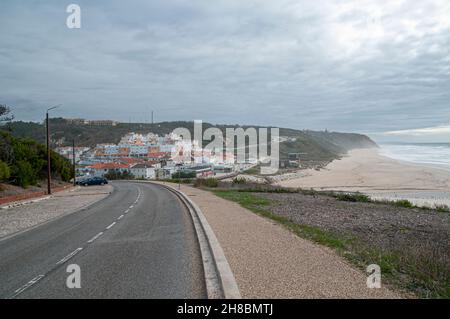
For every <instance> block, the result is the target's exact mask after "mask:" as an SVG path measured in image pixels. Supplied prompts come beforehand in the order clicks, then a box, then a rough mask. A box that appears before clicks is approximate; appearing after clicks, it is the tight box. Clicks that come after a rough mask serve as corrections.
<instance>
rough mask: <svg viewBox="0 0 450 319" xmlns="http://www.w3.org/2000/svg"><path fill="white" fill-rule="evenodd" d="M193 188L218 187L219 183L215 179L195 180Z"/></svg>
mask: <svg viewBox="0 0 450 319" xmlns="http://www.w3.org/2000/svg"><path fill="white" fill-rule="evenodd" d="M194 186H195V187H200V186H206V187H217V186H219V182H218V181H217V179H215V178H197V179H196V180H195V182H194Z"/></svg>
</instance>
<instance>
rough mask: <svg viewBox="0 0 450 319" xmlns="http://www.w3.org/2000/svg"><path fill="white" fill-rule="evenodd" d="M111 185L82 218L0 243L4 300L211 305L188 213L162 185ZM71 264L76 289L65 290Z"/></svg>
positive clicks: (72, 217) (68, 218) (75, 215)
mask: <svg viewBox="0 0 450 319" xmlns="http://www.w3.org/2000/svg"><path fill="white" fill-rule="evenodd" d="M113 185H114V192H113V194H112V195H110V196H109V197H108V198H106V199H104V200H102V201H100V202H98V203H96V204H94V205H92V206H90V207H89V208H87V209H85V210H82V211H79V212H76V213H73V214H70V215H66V216H64V217H61V218H59V219H57V220H54V221H51V222H49V223H46V224H44V225H41V226H39V227H37V228H34V229H31V230H29V231H27V232H25V233H22V234H19V235H17V236H14V237H12V238H8V239H6V240H2V241H0V298H206V296H207V295H206V288H205V283H204V273H203V266H202V259H201V254H200V250H199V247H198V241H197V238H196V235H195V230H194V227H193V224H192V220H191V218H190V216H189V213H188V212H187V211H186V209H185V207H184V206H183V205H182V204H181V203H180V201H179V200H178V199H177V198H176V197H175V195H173V194H172V193H171V192H170V191H168V190H166V189H164V188H163V187H161V186H158V185H154V184H145V183H133V182H115V183H113ZM71 264H76V265H78V266H79V267H80V273H81V288H79V289H77V288H72V289H69V288H68V287H67V285H66V280H67V278H68V276H69V275H70V273H68V272H67V267H68V266H69V265H71Z"/></svg>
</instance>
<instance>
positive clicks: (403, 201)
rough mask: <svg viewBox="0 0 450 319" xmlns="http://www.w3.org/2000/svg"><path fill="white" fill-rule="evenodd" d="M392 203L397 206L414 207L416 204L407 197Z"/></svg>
mask: <svg viewBox="0 0 450 319" xmlns="http://www.w3.org/2000/svg"><path fill="white" fill-rule="evenodd" d="M392 204H393V205H394V206H397V207H404V208H416V206H415V205H414V204H413V203H411V202H410V201H409V200H407V199H401V200H396V201H393V202H392Z"/></svg>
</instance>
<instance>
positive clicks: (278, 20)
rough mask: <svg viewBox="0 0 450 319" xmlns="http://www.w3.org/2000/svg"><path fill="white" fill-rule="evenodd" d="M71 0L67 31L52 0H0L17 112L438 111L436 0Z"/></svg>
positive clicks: (270, 119) (333, 116) (405, 121)
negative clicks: (74, 6)
mask: <svg viewBox="0 0 450 319" xmlns="http://www.w3.org/2000/svg"><path fill="white" fill-rule="evenodd" d="M78 3H79V4H80V6H81V8H82V19H83V20H82V29H80V30H68V29H67V28H66V27H65V18H66V16H67V14H66V13H65V7H64V5H62V4H61V2H60V1H47V2H45V4H42V2H41V1H32V2H20V3H19V2H16V1H2V2H1V3H0V28H1V29H2V30H8V32H2V33H1V34H0V69H1V70H2V72H1V77H0V87H1V90H0V99H1V100H2V103H8V104H10V105H11V106H13V107H14V108H15V112H16V116H17V118H24V119H32V120H40V119H41V115H40V113H41V112H36V108H37V107H38V106H40V107H42V108H44V107H45V105H48V104H54V103H63V104H64V108H63V109H61V110H60V111H59V112H61V115H63V116H79V117H88V118H112V119H116V120H123V121H128V120H130V118H134V119H135V120H138V119H139V117H140V116H139V114H144V113H146V112H147V113H148V110H149V109H154V110H156V114H157V119H159V120H171V119H186V120H191V119H203V120H205V121H211V122H213V123H254V124H261V125H278V126H284V127H294V128H310V129H324V128H328V129H332V130H345V131H362V132H383V131H388V130H399V129H409V128H419V127H431V126H434V125H442V124H445V123H443V121H447V123H449V122H450V119H448V118H447V119H445V118H444V119H443V114H449V111H450V106H449V98H450V90H449V88H450V80H449V75H450V67H449V65H450V46H449V45H450V24H449V23H446V19H445V16H446V14H447V17H448V14H450V12H448V11H449V9H448V8H447V9H446V7H445V5H444V4H445V2H444V1H440V0H434V1H428V2H427V3H424V2H416V1H412V0H410V1H404V3H403V4H400V5H398V6H397V5H396V4H390V5H386V6H381V5H379V2H378V1H375V0H374V1H369V0H366V1H363V2H362V3H361V2H360V1H349V2H346V3H347V5H342V4H340V2H339V1H332V0H329V1H324V2H321V3H320V4H317V3H314V2H312V1H294V0H283V1H267V2H259V1H258V2H257V1H231V0H226V1H225V0H222V1H219V0H218V1H214V3H212V2H205V1H181V0H177V1H143V0H142V1H141V0H139V1H129V2H126V3H125V2H123V1H118V0H114V1H95V2H94V1H78ZM395 3H397V2H395ZM445 10H447V11H445ZM423 12H427V14H426V15H424V14H423ZM447 20H448V19H447ZM141 117H142V116H141Z"/></svg>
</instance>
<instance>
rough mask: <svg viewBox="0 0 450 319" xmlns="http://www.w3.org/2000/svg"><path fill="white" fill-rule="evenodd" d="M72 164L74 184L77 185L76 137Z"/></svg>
mask: <svg viewBox="0 0 450 319" xmlns="http://www.w3.org/2000/svg"><path fill="white" fill-rule="evenodd" d="M72 165H73V186H77V171H76V165H75V139H74V140H73V141H72Z"/></svg>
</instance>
